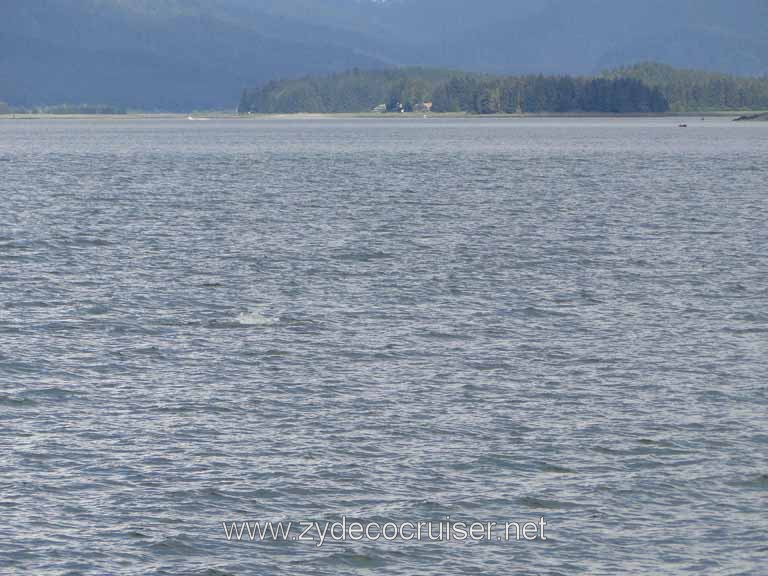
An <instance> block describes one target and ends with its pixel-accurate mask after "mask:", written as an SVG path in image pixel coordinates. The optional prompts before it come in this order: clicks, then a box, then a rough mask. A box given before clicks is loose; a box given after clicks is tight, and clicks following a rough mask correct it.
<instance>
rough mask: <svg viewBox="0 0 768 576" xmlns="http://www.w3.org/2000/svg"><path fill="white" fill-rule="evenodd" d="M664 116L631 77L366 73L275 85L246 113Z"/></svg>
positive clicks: (258, 93) (652, 95)
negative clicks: (426, 108) (424, 109)
mask: <svg viewBox="0 0 768 576" xmlns="http://www.w3.org/2000/svg"><path fill="white" fill-rule="evenodd" d="M427 102H429V103H431V107H432V108H431V109H432V110H433V111H435V112H469V113H475V114H500V113H515V112H605V113H651V112H655V113H659V112H666V111H667V110H668V108H669V106H668V104H667V101H666V99H665V98H664V96H663V95H662V94H661V92H660V91H659V90H658V89H654V88H650V87H648V86H646V85H645V84H643V83H642V82H641V81H639V80H635V79H631V78H618V79H607V78H574V77H569V76H548V77H547V76H521V77H503V76H489V75H478V74H465V73H459V72H450V71H441V70H429V69H423V68H413V69H403V70H384V71H360V70H353V71H351V72H348V73H344V74H334V75H332V76H325V77H307V78H303V79H300V80H288V81H283V82H270V83H269V84H267V85H266V86H264V87H263V88H261V89H257V90H254V91H251V92H249V91H246V92H244V93H243V96H242V98H241V102H240V108H239V110H240V112H241V113H247V112H255V113H267V114H268V113H291V112H321V113H322V112H366V111H369V110H371V109H373V108H374V107H376V106H380V105H382V104H383V105H385V106H386V109H387V110H388V111H398V112H399V111H406V112H408V111H412V110H414V109H418V108H419V107H420V106H422V105H423V104H425V103H427Z"/></svg>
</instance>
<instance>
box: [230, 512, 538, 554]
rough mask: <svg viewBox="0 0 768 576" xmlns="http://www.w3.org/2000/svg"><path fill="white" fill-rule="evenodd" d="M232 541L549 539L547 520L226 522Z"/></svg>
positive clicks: (343, 519)
mask: <svg viewBox="0 0 768 576" xmlns="http://www.w3.org/2000/svg"><path fill="white" fill-rule="evenodd" d="M222 525H223V527H224V535H225V537H226V539H227V540H228V541H230V542H268V541H277V542H304V543H311V544H314V545H315V546H317V547H318V548H320V547H321V546H323V545H324V544H327V543H329V542H364V541H366V542H379V541H385V542H395V541H404V542H410V541H424V542H521V541H522V542H531V541H535V540H540V541H545V540H547V535H546V530H547V526H548V524H547V522H546V521H545V520H544V518H539V519H538V520H537V521H535V522H457V521H453V520H451V518H450V517H446V518H445V520H443V521H440V522H401V523H395V522H386V523H381V522H359V521H350V520H348V519H347V518H346V517H342V519H341V520H340V521H337V522H311V521H306V522H247V521H232V522H222Z"/></svg>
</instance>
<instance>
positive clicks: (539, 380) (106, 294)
mask: <svg viewBox="0 0 768 576" xmlns="http://www.w3.org/2000/svg"><path fill="white" fill-rule="evenodd" d="M688 122H689V124H690V127H689V128H688V129H679V128H677V124H678V122H677V121H675V120H674V119H659V120H647V119H643V120H532V121H519V120H516V121H505V120H450V121H444V120H435V119H432V120H421V119H419V120H402V121H401V120H381V121H378V120H355V121H341V120H304V121H298V120H297V121H287V120H286V121H252V122H237V121H209V122H189V121H183V120H178V121H177V120H168V121H160V120H151V121H128V120H126V121H116V122H110V121H28V122H27V121H18V122H12V121H4V122H1V123H0V573H2V574H3V575H5V574H9V575H16V574H18V575H32V574H34V575H36V576H48V575H51V576H52V575H60V574H69V575H80V574H83V575H89V576H90V575H106V574H115V575H117V574H120V575H123V574H125V575H136V576H138V575H174V576H182V575H184V576H186V575H192V576H197V575H200V576H202V575H209V576H215V575H219V576H224V575H233V576H235V575H236V576H241V575H252V574H258V575H272V574H299V573H306V574H321V575H326V574H327V575H339V574H361V575H378V574H392V575H415V574H419V575H427V576H432V575H434V576H437V575H443V574H460V573H471V574H478V575H486V574H487V575H498V574H547V575H556V574H560V575H571V574H596V575H606V576H608V575H615V574H697V575H698V574H707V575H712V574H714V575H736V574H765V573H766V572H765V570H766V562H767V561H768V543H767V541H766V534H768V516H766V508H767V506H768V381H767V378H768V165H767V164H766V158H768V125H766V124H762V125H759V124H747V123H744V124H734V123H731V122H727V121H725V120H712V119H707V120H706V121H699V120H698V119H696V120H692V121H691V120H689V121H688ZM342 516H346V517H347V518H348V519H354V520H359V521H360V522H379V523H385V522H408V521H410V522H419V521H440V520H444V519H445V518H446V516H450V517H451V519H452V521H466V522H474V521H483V522H486V521H497V522H506V521H510V522H511V521H525V520H537V519H539V518H540V517H542V516H543V517H544V518H545V519H546V522H547V523H548V529H549V531H548V533H547V536H548V539H547V541H538V542H532V543H531V542H496V541H491V542H473V543H459V542H442V543H441V542H429V541H422V542H415V541H411V542H402V541H400V542H391V543H390V542H383V541H379V542H346V543H341V542H330V543H328V542H326V543H325V544H324V545H323V546H322V547H317V546H316V545H314V544H313V543H307V542H240V543H236V542H228V541H227V539H226V537H225V532H224V530H223V527H222V521H246V520H247V521H293V522H300V521H304V520H308V521H320V522H324V521H326V520H327V521H336V520H340V519H341V517H342Z"/></svg>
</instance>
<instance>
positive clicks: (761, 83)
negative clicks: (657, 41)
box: [605, 62, 768, 112]
mask: <svg viewBox="0 0 768 576" xmlns="http://www.w3.org/2000/svg"><path fill="white" fill-rule="evenodd" d="M605 77H607V78H635V79H637V80H640V81H642V82H644V83H645V84H647V85H648V86H653V87H655V88H658V89H659V90H661V92H662V93H663V94H664V96H665V97H666V98H667V100H668V101H669V106H670V109H671V111H673V112H705V111H715V110H768V78H766V77H764V76H763V77H750V76H732V75H730V74H722V73H718V72H704V71H700V70H680V69H677V68H673V67H672V66H668V65H666V64H657V63H653V62H646V63H643V64H637V65H635V66H630V67H626V68H618V69H616V70H612V71H610V72H606V73H605Z"/></svg>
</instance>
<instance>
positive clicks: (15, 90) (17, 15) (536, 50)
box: [0, 0, 768, 109]
mask: <svg viewBox="0 0 768 576" xmlns="http://www.w3.org/2000/svg"><path fill="white" fill-rule="evenodd" d="M767 21H768V2H765V1H764V0H731V1H724V0H646V1H645V2H642V3H637V2H629V1H628V0H581V1H579V2H574V1H572V0H476V1H475V2H472V3H468V2H466V1H465V0H386V1H384V0H382V1H374V0H25V1H24V2H12V3H9V5H5V6H3V7H2V8H0V100H7V101H10V102H11V103H13V104H16V105H31V104H51V103H62V102H73V103H74V102H78V103H79V102H92V103H97V102H98V103H105V104H114V105H121V106H127V107H141V108H149V109H152V108H164V109H187V108H193V107H224V106H227V107H230V106H231V107H234V106H235V105H236V101H237V97H238V95H239V93H240V90H241V89H242V88H244V87H254V86H258V85H261V84H263V83H264V82H266V81H268V80H271V79H276V78H290V77H297V76H301V75H304V74H308V73H325V72H332V71H338V70H344V69H348V68H352V67H355V66H358V67H361V68H378V67H387V66H409V65H420V66H439V67H447V68H461V69H465V70H474V71H481V72H492V73H501V74H520V73H538V72H541V73H546V74H559V73H570V74H594V73H598V72H599V71H600V70H602V69H606V68H611V67H616V66H621V65H625V64H631V63H633V62H639V61H647V60H655V61H661V62H665V63H669V64H673V65H675V66H678V67H687V68H706V69H712V70H719V71H725V72H732V73H737V74H765V73H767V72H768V34H766V33H765V31H764V28H765V22H767Z"/></svg>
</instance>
